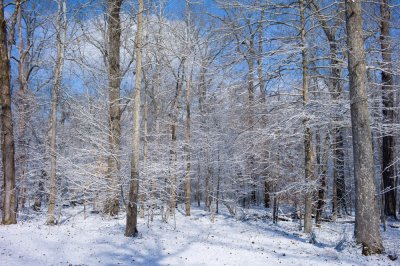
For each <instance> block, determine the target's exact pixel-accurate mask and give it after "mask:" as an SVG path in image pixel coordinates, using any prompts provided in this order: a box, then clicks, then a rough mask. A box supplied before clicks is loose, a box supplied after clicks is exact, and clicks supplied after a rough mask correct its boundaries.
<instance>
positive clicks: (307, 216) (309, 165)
mask: <svg viewBox="0 0 400 266" xmlns="http://www.w3.org/2000/svg"><path fill="white" fill-rule="evenodd" d="M299 6H300V19H301V30H300V36H301V46H302V68H303V70H302V71H303V105H304V106H307V104H309V95H308V81H309V74H308V58H307V44H306V20H305V14H304V13H305V12H304V11H305V6H304V2H303V0H299ZM304 160H305V161H304V170H305V179H306V182H307V184H311V183H312V181H313V180H314V179H315V175H314V166H315V161H314V160H315V158H314V146H313V143H312V133H311V128H310V127H309V125H308V118H305V119H304ZM306 189H307V190H306V195H305V210H304V232H305V233H311V230H312V205H313V189H312V187H311V186H307V188H306Z"/></svg>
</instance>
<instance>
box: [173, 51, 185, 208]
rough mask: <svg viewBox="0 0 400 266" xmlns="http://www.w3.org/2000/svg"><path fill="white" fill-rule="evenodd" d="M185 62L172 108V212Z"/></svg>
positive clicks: (175, 190) (183, 61) (182, 62)
mask: <svg viewBox="0 0 400 266" xmlns="http://www.w3.org/2000/svg"><path fill="white" fill-rule="evenodd" d="M185 62H186V58H183V59H182V61H181V65H180V67H179V69H178V79H177V81H176V92H175V99H174V104H173V110H172V115H171V116H172V124H171V141H172V143H171V149H170V162H171V164H172V172H171V177H170V202H169V204H170V206H169V207H170V212H171V213H174V212H175V208H176V202H177V183H176V181H177V175H178V154H177V153H178V151H177V149H178V147H177V146H178V143H177V142H178V123H179V121H178V120H179V114H180V109H181V97H182V86H183V84H182V83H183V79H184V78H185V67H184V65H185ZM181 67H182V76H180V75H179V74H180V73H179V72H180V68H181Z"/></svg>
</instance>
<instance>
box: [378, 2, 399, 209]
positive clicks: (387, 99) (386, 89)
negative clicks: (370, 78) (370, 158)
mask: <svg viewBox="0 0 400 266" xmlns="http://www.w3.org/2000/svg"><path fill="white" fill-rule="evenodd" d="M380 10H381V25H380V26H381V27H380V30H381V32H380V39H381V49H382V73H381V78H382V103H383V120H384V123H387V127H388V129H387V130H385V132H384V133H383V138H382V179H383V189H384V196H383V197H384V202H385V205H384V213H385V215H386V216H391V217H396V191H395V186H396V185H395V180H396V172H395V158H394V156H395V145H396V143H395V138H394V136H393V129H391V127H392V125H393V123H394V110H393V107H394V104H393V102H394V93H393V75H392V47H391V42H390V17H391V15H390V6H389V1H388V0H381V1H380Z"/></svg>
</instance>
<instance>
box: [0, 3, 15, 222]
mask: <svg viewBox="0 0 400 266" xmlns="http://www.w3.org/2000/svg"><path fill="white" fill-rule="evenodd" d="M10 68H11V67H10V57H9V54H8V50H7V22H6V18H5V16H4V1H3V0H1V1H0V88H1V90H0V96H1V101H0V103H1V120H0V121H1V152H2V162H3V186H4V190H3V218H2V223H3V224H15V223H17V216H16V213H15V208H16V195H15V161H14V154H15V151H14V131H13V117H12V110H11V84H10V79H11V77H10Z"/></svg>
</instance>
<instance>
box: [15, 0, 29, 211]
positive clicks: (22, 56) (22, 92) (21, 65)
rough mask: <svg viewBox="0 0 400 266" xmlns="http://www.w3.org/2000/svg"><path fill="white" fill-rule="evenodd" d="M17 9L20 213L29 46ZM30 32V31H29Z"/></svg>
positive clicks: (25, 163) (23, 199) (23, 194)
mask: <svg viewBox="0 0 400 266" xmlns="http://www.w3.org/2000/svg"><path fill="white" fill-rule="evenodd" d="M16 8H17V9H18V15H17V23H18V39H19V47H18V53H19V61H18V84H19V88H18V92H17V97H18V98H17V99H18V100H17V107H18V113H19V121H18V147H19V152H17V154H18V156H17V159H16V161H17V165H19V167H18V168H19V169H18V170H19V171H17V173H18V177H17V178H18V180H19V193H18V206H19V211H20V212H21V211H23V209H24V207H25V192H26V172H27V157H28V154H27V146H28V142H27V136H26V128H27V120H28V101H27V94H28V88H27V86H28V84H27V80H26V56H27V55H28V51H29V49H30V48H29V46H28V48H27V51H25V49H24V39H23V30H22V23H21V20H22V6H21V5H20V2H19V1H17V2H16ZM27 31H28V29H27ZM26 38H27V39H28V40H27V43H29V33H27V34H26Z"/></svg>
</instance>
